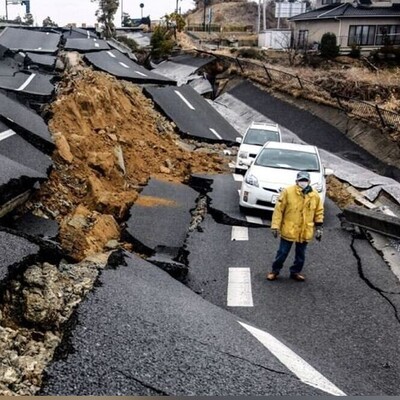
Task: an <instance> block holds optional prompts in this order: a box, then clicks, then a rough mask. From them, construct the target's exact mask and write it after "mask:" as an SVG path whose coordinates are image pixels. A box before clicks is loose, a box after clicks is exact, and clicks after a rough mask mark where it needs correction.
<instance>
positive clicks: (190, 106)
mask: <svg viewBox="0 0 400 400" xmlns="http://www.w3.org/2000/svg"><path fill="white" fill-rule="evenodd" d="M174 92H175V93H176V94H177V95H178V96H179V97H180V98H181V99H182V101H183V102H184V103H185V104H186V105H187V106H188V107H189V108H190V109H191V110H194V109H195V108H194V107H193V106H192V105H191V104H190V103H189V101H188V100H187V99H186V98H185V97H184V96H183V94H182V93H180V92H178V91H177V90H174Z"/></svg>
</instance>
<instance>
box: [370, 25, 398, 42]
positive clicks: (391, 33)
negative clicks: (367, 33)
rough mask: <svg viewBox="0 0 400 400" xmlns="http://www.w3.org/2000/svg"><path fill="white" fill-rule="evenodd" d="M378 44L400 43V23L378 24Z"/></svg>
mask: <svg viewBox="0 0 400 400" xmlns="http://www.w3.org/2000/svg"><path fill="white" fill-rule="evenodd" d="M377 28H378V30H377V32H376V44H377V45H380V46H384V45H388V44H400V25H378V27H377Z"/></svg>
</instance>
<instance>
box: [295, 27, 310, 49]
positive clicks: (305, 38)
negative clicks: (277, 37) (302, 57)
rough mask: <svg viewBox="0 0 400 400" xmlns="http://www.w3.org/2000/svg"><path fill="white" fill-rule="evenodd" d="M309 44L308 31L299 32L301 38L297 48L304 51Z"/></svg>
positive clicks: (298, 40)
mask: <svg viewBox="0 0 400 400" xmlns="http://www.w3.org/2000/svg"><path fill="white" fill-rule="evenodd" d="M307 42H308V30H299V36H298V38H297V48H299V49H304V48H305V47H306V46H307Z"/></svg>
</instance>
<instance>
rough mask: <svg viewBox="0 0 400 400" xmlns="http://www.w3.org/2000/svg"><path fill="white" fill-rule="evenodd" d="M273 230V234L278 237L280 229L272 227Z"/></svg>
mask: <svg viewBox="0 0 400 400" xmlns="http://www.w3.org/2000/svg"><path fill="white" fill-rule="evenodd" d="M271 232H272V236H273V237H274V238H275V239H276V238H277V237H278V234H279V232H278V229H271Z"/></svg>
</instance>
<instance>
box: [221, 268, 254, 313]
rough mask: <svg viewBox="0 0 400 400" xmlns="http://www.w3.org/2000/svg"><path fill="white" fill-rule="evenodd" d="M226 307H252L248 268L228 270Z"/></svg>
mask: <svg viewBox="0 0 400 400" xmlns="http://www.w3.org/2000/svg"><path fill="white" fill-rule="evenodd" d="M227 305H228V307H253V295H252V291H251V275H250V268H229V277H228V299H227Z"/></svg>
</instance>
